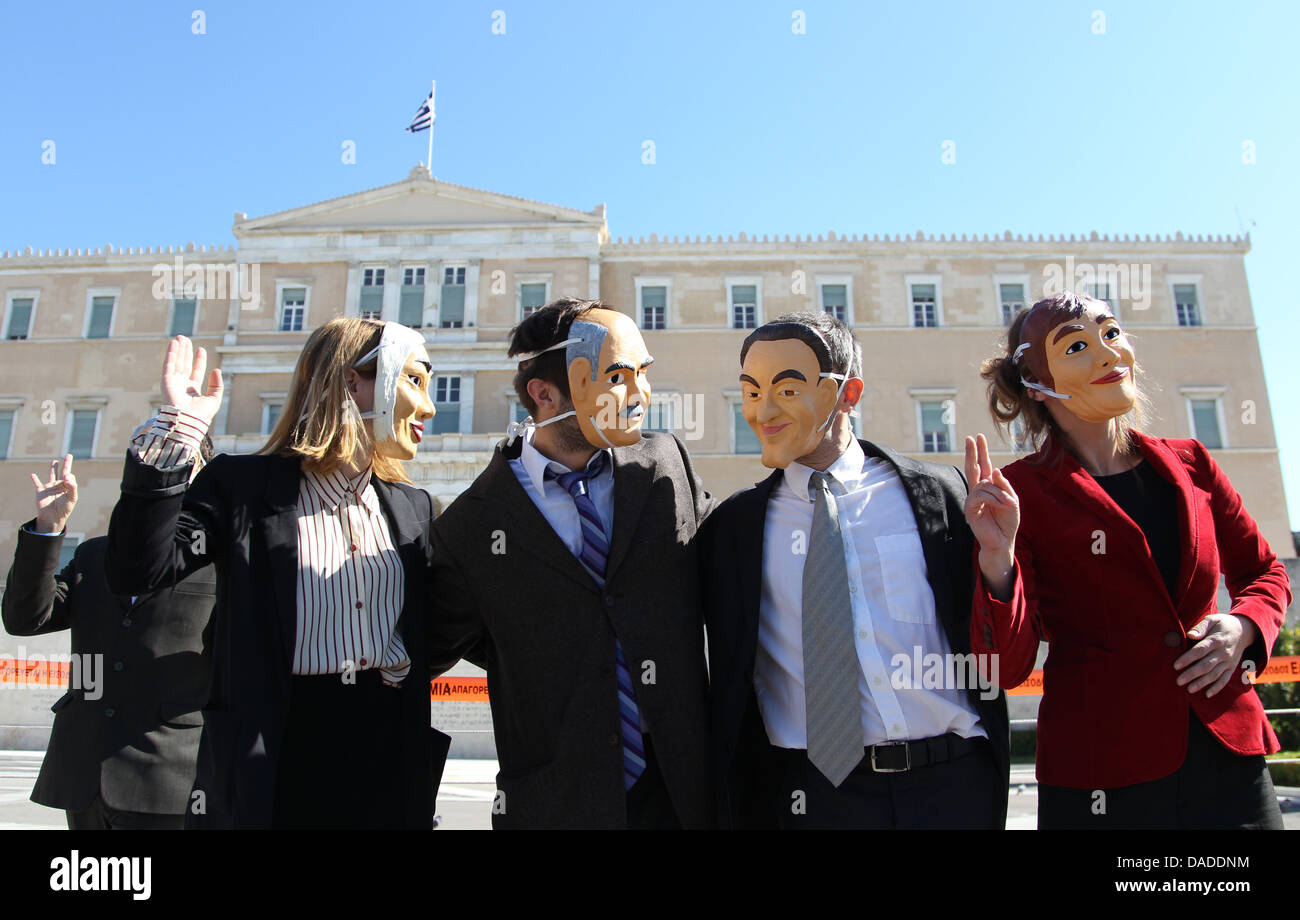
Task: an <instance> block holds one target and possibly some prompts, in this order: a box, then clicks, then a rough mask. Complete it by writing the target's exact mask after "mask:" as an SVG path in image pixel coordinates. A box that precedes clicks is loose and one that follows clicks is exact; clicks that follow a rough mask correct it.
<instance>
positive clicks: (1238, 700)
mask: <svg viewBox="0 0 1300 920" xmlns="http://www.w3.org/2000/svg"><path fill="white" fill-rule="evenodd" d="M982 374H983V376H984V378H985V379H986V380H988V381H989V407H990V411H991V412H992V414H993V417H994V420H995V422H996V423H997V424H998V425H1000V426H1005V425H1008V424H1009V423H1011V422H1012V421H1014V420H1016V419H1020V420H1021V421H1022V423H1023V425H1024V430H1025V433H1026V436H1027V438H1028V440H1029V441H1030V443H1032V444H1033V445H1034V446H1035V448H1036V452H1035V453H1034V454H1033V455H1032V456H1029V457H1026V458H1024V459H1022V460H1017V461H1016V462H1015V463H1012V464H1010V465H1009V466H1007V467H1006V468H1005V469H1003V470H997V469H994V468H993V466H992V464H991V463H990V461H989V454H988V444H987V441H986V440H985V438H984V436H983V435H980V436H979V437H978V439H975V438H967V439H966V476H967V478H968V479H969V480H970V482H971V484H972V485H971V492H970V497H969V498H968V499H967V502H966V506H965V513H966V517H967V520H968V521H969V522H970V526H971V529H972V530H973V531H974V532H975V536H976V539H977V541H978V555H977V560H978V566H977V573H976V574H977V583H976V591H975V598H974V606H973V612H972V618H971V641H972V644H973V647H974V648H975V650H976V651H977V652H980V653H988V654H990V655H998V656H999V657H1000V681H1001V683H1002V686H1004V687H1008V688H1009V687H1014V686H1016V685H1017V684H1019V683H1021V682H1022V681H1024V679H1025V678H1026V677H1027V676H1028V675H1029V672H1030V670H1031V669H1032V668H1033V666H1034V660H1035V656H1036V654H1037V651H1038V646H1039V641H1040V640H1046V641H1047V643H1048V646H1049V651H1048V657H1047V661H1046V664H1045V666H1044V696H1043V701H1042V706H1041V708H1040V710H1039V716H1038V754H1037V767H1038V780H1039V786H1038V796H1039V798H1038V821H1039V827H1040V828H1104V829H1121V828H1123V829H1128V828H1151V827H1159V828H1229V827H1254V828H1280V827H1281V826H1282V819H1281V814H1280V812H1279V811H1278V806H1277V801H1276V798H1275V796H1274V793H1273V787H1272V783H1271V781H1270V779H1269V775H1268V768H1267V767H1266V766H1265V765H1264V755H1265V754H1266V753H1270V752H1272V751H1276V750H1277V749H1278V742H1277V739H1276V737H1275V736H1274V734H1273V730H1272V728H1271V726H1270V725H1269V721H1268V718H1267V717H1266V716H1265V715H1264V710H1263V706H1262V705H1261V704H1260V701H1259V697H1258V695H1257V694H1256V693H1255V689H1254V687H1253V686H1252V685H1251V681H1250V672H1254V671H1259V670H1262V669H1263V668H1264V666H1265V664H1266V663H1267V660H1268V655H1269V650H1270V649H1271V648H1272V646H1273V642H1274V640H1275V639H1276V638H1277V634H1278V630H1279V629H1280V628H1281V625H1282V622H1283V617H1284V611H1285V610H1286V607H1287V605H1288V604H1289V603H1290V598H1291V592H1290V589H1289V587H1288V581H1287V576H1286V572H1285V569H1284V568H1283V566H1282V564H1281V563H1280V562H1278V560H1277V557H1276V556H1275V555H1274V554H1273V552H1272V550H1270V549H1269V546H1268V544H1267V543H1266V542H1265V540H1264V538H1263V537H1262V536H1261V535H1260V532H1259V529H1258V528H1257V527H1256V526H1255V522H1254V521H1253V520H1252V519H1251V517H1250V515H1249V514H1248V513H1247V512H1246V509H1245V508H1244V507H1243V506H1242V502H1241V497H1240V496H1239V495H1238V494H1237V492H1236V490H1235V489H1233V487H1232V484H1231V483H1230V482H1229V481H1228V478H1227V477H1226V476H1225V475H1224V474H1223V471H1222V470H1221V469H1219V466H1218V464H1217V463H1215V461H1214V459H1213V458H1212V457H1211V456H1210V453H1209V451H1207V450H1206V449H1205V447H1204V446H1203V445H1202V444H1201V443H1200V442H1198V441H1196V440H1194V439H1190V438H1157V437H1152V436H1150V435H1147V434H1144V433H1142V432H1141V431H1139V430H1138V427H1139V426H1140V424H1141V416H1142V415H1143V401H1142V394H1141V388H1140V386H1139V379H1138V378H1139V375H1140V368H1139V366H1138V364H1137V362H1136V360H1135V356H1134V351H1133V345H1132V342H1131V341H1130V340H1129V337H1128V336H1127V335H1126V334H1125V333H1124V330H1123V329H1122V328H1121V327H1120V324H1119V322H1118V321H1117V320H1116V318H1115V316H1114V314H1113V312H1112V311H1111V308H1110V307H1109V305H1108V304H1106V303H1104V302H1102V301H1099V300H1095V299H1093V298H1090V297H1086V296H1080V295H1076V294H1072V293H1068V292H1067V293H1063V294H1057V295H1054V296H1052V297H1048V298H1046V299H1044V300H1040V301H1039V302H1038V303H1036V304H1034V305H1033V307H1032V308H1030V309H1029V310H1027V311H1022V312H1021V314H1020V315H1019V316H1017V317H1016V319H1015V320H1014V321H1013V322H1012V324H1011V327H1010V329H1009V331H1008V337H1007V343H1006V347H1005V350H1004V352H1003V353H1002V354H1000V355H998V356H997V357H995V358H992V359H990V360H988V361H986V362H985V363H984V367H983V371H982ZM1220 574H1223V575H1225V576H1226V577H1227V584H1228V591H1229V593H1230V594H1231V597H1232V608H1231V610H1228V611H1224V612H1217V611H1216V604H1215V595H1216V593H1217V591H1218V586H1219V576H1220Z"/></svg>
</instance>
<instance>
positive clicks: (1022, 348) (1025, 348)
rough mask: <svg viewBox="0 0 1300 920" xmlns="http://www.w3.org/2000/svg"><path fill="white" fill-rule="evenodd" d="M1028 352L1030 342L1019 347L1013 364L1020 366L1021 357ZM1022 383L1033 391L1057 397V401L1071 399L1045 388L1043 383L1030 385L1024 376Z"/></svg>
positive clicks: (1021, 376)
mask: <svg viewBox="0 0 1300 920" xmlns="http://www.w3.org/2000/svg"><path fill="white" fill-rule="evenodd" d="M1028 350H1029V343H1028V342H1021V343H1020V344H1019V345H1017V346H1016V350H1015V351H1014V352H1012V353H1011V363H1012V364H1017V365H1018V364H1019V363H1020V356H1021V355H1023V354H1024V353H1025V352H1026V351H1028ZM1020 382H1021V383H1023V384H1024V385H1025V386H1027V387H1029V389H1031V390H1037V391H1038V392H1040V393H1046V394H1047V395H1048V396H1055V397H1056V398H1057V399H1069V398H1070V397H1069V396H1068V395H1066V394H1065V393H1058V392H1056V391H1055V390H1053V389H1051V388H1050V387H1045V386H1043V385H1042V384H1041V383H1030V382H1029V381H1028V380H1026V379H1025V375H1024V374H1021V375H1020Z"/></svg>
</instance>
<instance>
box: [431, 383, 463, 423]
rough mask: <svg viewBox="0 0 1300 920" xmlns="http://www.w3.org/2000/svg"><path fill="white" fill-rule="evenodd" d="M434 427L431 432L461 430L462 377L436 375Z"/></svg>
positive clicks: (434, 384)
mask: <svg viewBox="0 0 1300 920" xmlns="http://www.w3.org/2000/svg"><path fill="white" fill-rule="evenodd" d="M433 408H434V409H435V410H436V414H435V415H434V417H433V428H432V430H431V431H430V434H449V433H450V434H454V433H455V432H457V431H460V378H459V377H435V378H434V381H433Z"/></svg>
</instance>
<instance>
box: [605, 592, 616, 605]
mask: <svg viewBox="0 0 1300 920" xmlns="http://www.w3.org/2000/svg"><path fill="white" fill-rule="evenodd" d="M605 606H606V607H613V606H614V595H612V594H606V595H605Z"/></svg>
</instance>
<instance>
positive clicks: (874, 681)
mask: <svg viewBox="0 0 1300 920" xmlns="http://www.w3.org/2000/svg"><path fill="white" fill-rule="evenodd" d="M871 682H872V683H873V684H875V685H876V686H877V687H879V686H880V678H879V677H877V678H875V679H874V680H872V681H871Z"/></svg>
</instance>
